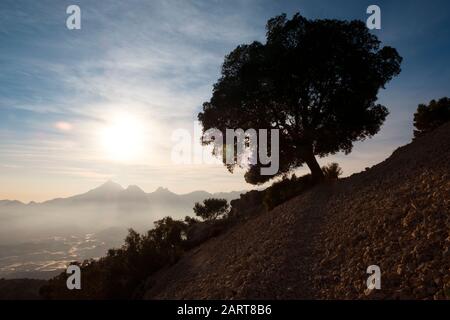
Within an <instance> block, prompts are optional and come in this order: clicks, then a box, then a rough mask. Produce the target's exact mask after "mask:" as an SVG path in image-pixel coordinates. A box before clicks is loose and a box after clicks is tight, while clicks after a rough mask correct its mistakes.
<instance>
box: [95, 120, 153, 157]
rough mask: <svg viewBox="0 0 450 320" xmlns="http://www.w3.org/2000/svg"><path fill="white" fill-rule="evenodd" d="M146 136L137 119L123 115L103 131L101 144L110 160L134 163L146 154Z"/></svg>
mask: <svg viewBox="0 0 450 320" xmlns="http://www.w3.org/2000/svg"><path fill="white" fill-rule="evenodd" d="M144 134H145V132H144V127H143V125H142V123H141V122H140V121H139V120H138V119H137V118H136V117H133V116H131V115H128V114H125V115H123V114H122V115H118V116H116V117H115V118H113V120H112V121H111V122H110V123H109V124H108V125H107V126H106V127H105V128H104V129H103V130H102V132H101V140H102V141H101V142H102V145H103V148H104V149H105V152H106V155H107V157H108V158H109V159H110V160H114V161H133V160H137V159H138V157H139V156H140V155H142V153H143V152H144V149H145V141H144Z"/></svg>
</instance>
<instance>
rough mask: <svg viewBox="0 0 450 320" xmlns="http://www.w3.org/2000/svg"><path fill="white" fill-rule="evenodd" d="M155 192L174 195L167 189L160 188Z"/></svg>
mask: <svg viewBox="0 0 450 320" xmlns="http://www.w3.org/2000/svg"><path fill="white" fill-rule="evenodd" d="M155 192H158V193H172V192H171V191H170V190H169V189H168V188H165V187H159V188H158V189H156V190H155Z"/></svg>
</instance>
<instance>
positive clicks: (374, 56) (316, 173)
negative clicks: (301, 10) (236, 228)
mask: <svg viewBox="0 0 450 320" xmlns="http://www.w3.org/2000/svg"><path fill="white" fill-rule="evenodd" d="M266 38H267V41H266V43H265V44H263V43H261V42H257V41H255V42H253V43H251V44H243V45H240V46H238V47H236V48H235V49H234V50H233V51H232V52H231V53H229V54H228V55H227V56H226V57H225V61H224V63H223V66H222V72H221V77H220V79H219V80H218V81H217V83H215V84H214V87H213V94H212V97H211V99H210V101H208V102H205V103H204V104H203V110H202V112H200V113H199V115H198V118H199V120H200V122H201V123H202V125H203V130H204V132H206V131H207V130H208V129H212V128H217V129H219V130H221V131H222V132H225V130H226V129H227V128H228V129H237V128H240V129H243V130H248V129H251V128H253V129H279V133H280V141H279V145H280V151H279V152H280V154H279V159H280V164H279V165H280V169H279V171H278V173H277V174H275V175H273V176H267V175H261V174H260V168H261V166H262V165H261V164H260V162H258V163H257V164H252V165H250V166H249V167H248V171H247V172H246V175H245V179H246V181H247V182H249V183H252V184H259V183H264V182H266V181H268V180H270V179H271V178H273V177H275V176H278V175H283V174H285V173H287V172H289V171H291V170H292V169H295V168H297V167H299V166H301V165H303V164H304V163H306V164H307V165H308V167H309V168H310V170H311V172H312V176H313V178H314V180H321V179H322V178H323V172H322V170H321V168H320V166H319V164H318V163H317V160H316V156H318V157H324V156H327V155H329V154H334V153H336V152H339V151H344V152H345V153H349V152H351V150H352V147H353V142H354V141H358V140H363V139H365V138H368V137H371V136H373V135H374V134H376V133H377V132H378V131H379V129H380V126H381V125H382V124H383V122H384V120H385V119H386V116H387V115H388V110H387V108H386V107H385V106H382V105H380V104H377V103H376V101H377V94H378V91H379V90H380V89H381V88H384V86H385V84H386V83H387V82H388V81H390V80H391V79H392V78H393V77H394V76H396V75H398V74H399V73H400V64H401V61H402V58H401V57H400V55H399V54H398V53H397V51H396V50H395V49H394V48H391V47H387V46H386V47H381V44H380V41H379V40H378V39H377V37H376V36H375V35H373V34H371V33H370V32H369V31H368V29H367V27H366V26H365V24H364V23H363V22H362V21H340V20H308V19H306V18H304V17H302V16H301V15H300V14H295V15H294V16H293V18H292V19H290V20H288V19H287V18H286V15H285V14H283V15H280V16H277V17H274V18H272V19H270V20H269V21H268V23H267V34H266ZM212 142H213V140H208V139H205V140H204V141H203V143H204V144H209V143H212ZM235 143H236V142H235ZM235 147H236V146H235ZM223 161H224V163H225V156H224V155H223ZM236 165H238V166H242V165H241V164H239V163H238V162H237V161H236V163H234V164H231V165H230V164H227V167H228V169H229V170H230V171H231V172H233V169H234V168H235V166H236Z"/></svg>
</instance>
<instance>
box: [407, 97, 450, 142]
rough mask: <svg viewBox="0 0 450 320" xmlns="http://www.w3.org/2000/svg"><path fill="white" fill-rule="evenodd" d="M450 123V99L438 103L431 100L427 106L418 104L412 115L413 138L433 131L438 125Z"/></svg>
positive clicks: (442, 99) (443, 99) (440, 100)
mask: <svg viewBox="0 0 450 320" xmlns="http://www.w3.org/2000/svg"><path fill="white" fill-rule="evenodd" d="M448 121H450V99H449V98H447V97H445V98H441V99H439V100H438V101H436V100H431V101H430V103H429V104H428V105H426V104H419V106H418V107H417V111H416V113H414V127H416V129H417V130H414V137H415V138H417V137H419V136H421V135H422V134H424V133H427V132H430V131H433V130H434V129H436V128H437V127H439V126H440V125H442V124H444V123H446V122H448Z"/></svg>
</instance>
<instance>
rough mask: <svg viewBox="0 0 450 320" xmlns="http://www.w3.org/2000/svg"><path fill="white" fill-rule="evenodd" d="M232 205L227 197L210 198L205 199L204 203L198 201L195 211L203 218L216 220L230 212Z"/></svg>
mask: <svg viewBox="0 0 450 320" xmlns="http://www.w3.org/2000/svg"><path fill="white" fill-rule="evenodd" d="M229 209H230V206H229V204H228V202H227V200H226V199H215V198H210V199H206V200H204V201H203V204H201V203H198V202H197V203H196V204H195V206H194V212H195V214H196V215H197V216H199V217H201V218H202V219H203V220H209V221H211V220H216V219H217V218H219V217H221V216H224V215H225V214H227V213H228V211H229Z"/></svg>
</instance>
